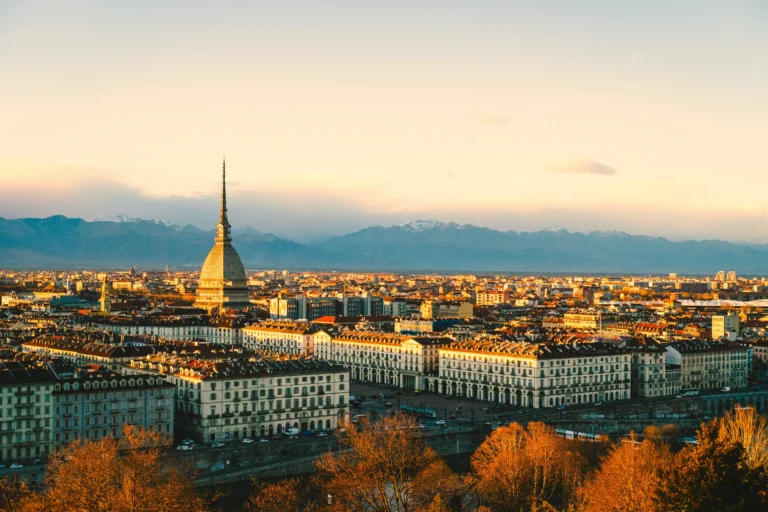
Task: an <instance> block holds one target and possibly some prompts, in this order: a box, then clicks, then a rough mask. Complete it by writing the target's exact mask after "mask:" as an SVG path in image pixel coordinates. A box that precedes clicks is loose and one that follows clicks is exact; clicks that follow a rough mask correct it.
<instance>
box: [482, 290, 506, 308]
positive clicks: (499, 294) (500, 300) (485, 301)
mask: <svg viewBox="0 0 768 512" xmlns="http://www.w3.org/2000/svg"><path fill="white" fill-rule="evenodd" d="M507 302H509V290H488V291H479V292H477V296H476V297H475V304H477V305H478V306H495V305H497V304H506V303H507Z"/></svg>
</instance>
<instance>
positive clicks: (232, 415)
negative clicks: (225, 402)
mask: <svg viewBox="0 0 768 512" xmlns="http://www.w3.org/2000/svg"><path fill="white" fill-rule="evenodd" d="M221 417H222V418H234V417H235V413H233V412H225V413H222V415H221Z"/></svg>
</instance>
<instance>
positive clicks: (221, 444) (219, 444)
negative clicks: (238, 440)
mask: <svg viewBox="0 0 768 512" xmlns="http://www.w3.org/2000/svg"><path fill="white" fill-rule="evenodd" d="M222 446H224V443H213V444H212V445H211V448H221V447H222Z"/></svg>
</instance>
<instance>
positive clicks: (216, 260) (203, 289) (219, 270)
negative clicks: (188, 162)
mask: <svg viewBox="0 0 768 512" xmlns="http://www.w3.org/2000/svg"><path fill="white" fill-rule="evenodd" d="M221 174H222V175H221V178H222V186H221V211H220V214H219V223H218V224H217V225H216V238H215V242H214V244H213V248H212V249H211V251H210V252H209V253H208V256H207V257H206V258H205V262H204V263H203V267H202V268H201V269H200V279H199V280H198V282H197V299H196V300H195V306H197V307H200V308H204V309H206V310H208V311H209V312H210V311H212V310H214V309H218V310H219V311H223V310H225V309H243V308H247V307H249V306H250V299H249V296H248V283H247V280H248V278H247V277H246V274H245V268H243V261H242V260H241V259H240V255H239V254H237V251H236V250H235V248H234V247H232V235H231V233H230V225H229V220H228V219H227V188H226V187H227V185H226V168H224V169H222V173H221Z"/></svg>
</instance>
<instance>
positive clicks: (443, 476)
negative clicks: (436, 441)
mask: <svg viewBox="0 0 768 512" xmlns="http://www.w3.org/2000/svg"><path fill="white" fill-rule="evenodd" d="M339 444H340V446H341V451H340V452H338V453H328V454H326V455H324V456H323V457H321V458H320V459H319V460H318V461H317V462H316V464H315V465H316V468H317V470H318V475H317V478H318V482H319V483H320V484H321V486H322V487H323V488H324V490H325V492H327V494H329V495H330V496H331V497H332V498H331V505H329V507H328V508H329V509H330V510H344V511H353V512H354V511H377V512H390V511H391V512H408V511H413V510H419V509H422V510H423V509H425V508H427V507H428V506H429V505H430V504H431V503H432V502H433V501H434V500H435V498H436V496H437V493H438V491H440V492H441V501H446V500H449V499H451V497H449V496H448V495H446V491H448V493H449V494H450V492H453V491H451V488H454V486H455V485H456V482H458V480H457V479H456V480H452V479H451V473H450V469H449V468H448V467H447V466H446V465H445V463H444V462H442V460H441V459H440V458H439V457H438V455H437V454H436V453H435V451H434V450H432V449H431V448H429V447H428V446H427V445H426V443H425V442H424V440H423V439H422V438H421V434H420V431H419V429H418V427H417V425H416V423H415V422H414V421H413V420H412V419H410V418H407V417H404V416H401V415H395V416H394V417H392V418H383V419H382V420H381V421H379V422H376V423H373V424H372V423H368V422H365V421H363V422H362V424H361V428H359V429H357V428H354V427H352V426H350V425H347V426H346V427H345V428H344V430H343V431H342V432H340V433H339ZM436 481H439V482H447V483H448V484H449V485H448V486H447V487H448V488H447V489H438V488H436V487H437V486H435V485H434V484H435V482H436ZM441 485H442V484H441Z"/></svg>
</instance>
